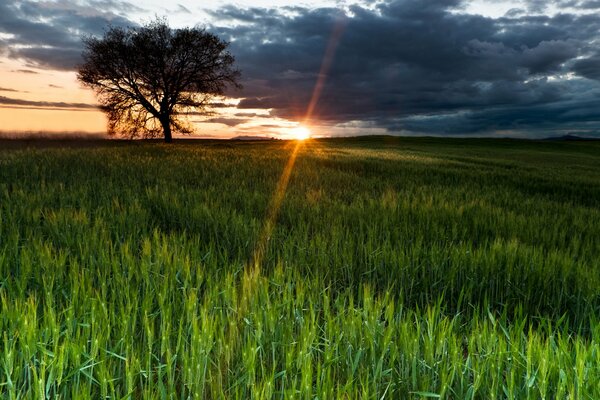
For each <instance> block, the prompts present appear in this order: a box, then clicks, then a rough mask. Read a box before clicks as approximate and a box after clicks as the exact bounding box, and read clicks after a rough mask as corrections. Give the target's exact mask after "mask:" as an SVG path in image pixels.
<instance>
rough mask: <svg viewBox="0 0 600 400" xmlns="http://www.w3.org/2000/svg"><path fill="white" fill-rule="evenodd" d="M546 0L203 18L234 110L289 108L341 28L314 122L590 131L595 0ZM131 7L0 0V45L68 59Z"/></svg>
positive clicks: (70, 64)
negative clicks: (503, 9) (85, 37)
mask: <svg viewBox="0 0 600 400" xmlns="http://www.w3.org/2000/svg"><path fill="white" fill-rule="evenodd" d="M550 3H552V2H548V1H539V0H527V1H525V0H524V1H522V2H521V4H522V6H521V8H519V9H514V10H511V11H509V12H508V13H507V14H506V15H505V16H503V17H501V18H496V19H493V18H486V17H483V16H479V15H469V14H466V13H465V12H464V11H460V10H461V7H462V6H463V5H464V4H465V3H464V2H463V1H460V0H386V1H383V2H379V3H377V5H375V6H373V7H371V8H365V7H361V6H352V7H350V9H349V11H348V15H346V16H345V15H343V14H341V11H340V10H339V9H335V8H314V9H311V8H305V7H286V8H283V9H265V8H248V9H241V8H237V7H233V6H225V7H222V8H220V9H218V10H216V11H212V12H211V13H212V14H211V15H212V17H213V20H214V21H215V22H214V25H213V26H212V27H211V28H210V29H211V30H212V31H214V32H215V33H218V34H219V35H220V36H222V37H223V38H225V39H226V40H230V41H231V51H232V53H233V54H234V55H236V57H237V60H238V64H239V66H240V68H241V69H242V72H243V79H244V82H243V84H244V88H245V89H244V91H243V92H242V95H243V96H245V99H244V100H242V101H241V103H240V105H239V106H238V108H239V110H238V111H239V113H238V116H239V117H245V116H246V115H248V117H251V116H250V114H251V113H249V112H246V110H248V109H253V108H263V109H270V110H271V115H272V116H274V117H281V118H287V119H291V120H301V119H302V118H303V116H304V115H305V113H306V110H307V105H308V103H309V102H310V99H311V96H312V93H313V90H314V87H315V83H316V82H317V80H318V79H319V71H320V70H321V65H322V62H323V57H324V54H325V51H326V49H327V47H328V43H329V42H330V38H331V37H332V32H334V30H336V29H337V30H342V29H343V35H342V36H341V39H340V40H339V42H338V43H337V47H336V52H335V56H334V58H333V59H332V64H331V69H330V70H329V71H328V74H327V77H326V79H325V85H324V87H323V90H322V94H321V97H320V98H319V102H318V104H317V107H316V108H315V112H314V114H313V118H314V119H316V120H317V121H318V122H319V123H321V124H325V125H332V126H347V125H348V124H349V123H351V124H359V125H361V126H370V127H374V128H385V129H388V131H389V132H391V133H394V132H405V133H406V132H408V133H439V134H461V133H462V134H478V135H483V134H488V133H497V132H503V131H510V132H512V133H514V132H521V133H522V134H524V135H529V134H533V135H537V134H538V133H540V132H551V133H553V134H554V133H556V134H560V133H561V132H572V131H585V132H591V133H592V134H594V133H597V132H598V130H599V129H598V127H599V126H600V72H598V71H600V52H599V50H598V48H597V43H598V40H600V34H599V32H600V15H599V14H598V13H597V12H594V11H595V10H597V9H598V8H600V2H599V1H598V0H587V1H578V0H555V1H554V4H555V5H556V6H560V7H570V8H577V9H579V11H580V13H577V14H568V13H560V14H557V15H554V16H549V15H544V14H542V13H543V12H544V11H545V10H546V9H547V8H548V5H549V4H550ZM175 6H177V4H176V3H175ZM140 10H141V9H140V8H139V7H137V6H135V5H133V4H132V3H129V2H126V1H118V0H82V1H79V2H73V1H68V0H57V1H54V2H37V1H33V0H22V1H19V2H2V3H0V32H1V33H8V34H10V35H6V36H3V38H2V39H0V49H4V50H3V51H2V50H0V52H2V53H3V54H5V55H8V56H10V57H14V58H19V59H25V60H26V62H27V63H28V65H29V66H31V67H32V68H34V67H46V68H51V69H63V70H69V69H73V68H74V66H75V65H76V64H78V63H79V60H80V52H81V41H80V36H81V34H93V35H100V34H101V33H102V32H103V30H104V29H105V27H106V25H107V24H108V23H111V24H113V25H121V26H125V25H134V24H133V23H131V22H130V21H128V19H127V17H126V15H128V13H130V12H132V11H136V12H139V11H140ZM181 11H182V12H185V10H183V9H182V10H181ZM233 94H234V95H236V96H239V93H233ZM6 101H7V100H1V99H0V103H2V104H7V103H6ZM13 101H17V100H15V99H13ZM12 105H13V106H14V105H15V104H12ZM21 106H32V107H39V106H40V105H32V104H29V105H26V104H21ZM42 107H44V106H42ZM47 107H50V106H48V105H47ZM52 107H61V106H57V105H54V106H52ZM221 107H226V108H231V105H229V104H216V105H215V108H221ZM222 120H223V119H222ZM223 121H225V120H223ZM236 121H237V120H236ZM236 121H234V120H233V119H232V120H231V121H225V122H228V124H235V123H236ZM221 123H224V122H221ZM231 126H234V125H231Z"/></svg>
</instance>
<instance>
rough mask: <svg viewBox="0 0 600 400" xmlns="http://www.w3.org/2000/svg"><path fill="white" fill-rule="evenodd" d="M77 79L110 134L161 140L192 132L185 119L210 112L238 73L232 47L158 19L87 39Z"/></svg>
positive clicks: (200, 31)
mask: <svg viewBox="0 0 600 400" xmlns="http://www.w3.org/2000/svg"><path fill="white" fill-rule="evenodd" d="M83 43H84V51H83V60H84V62H83V64H82V65H81V66H80V67H79V71H78V75H77V78H78V79H79V80H80V81H81V82H82V83H83V84H84V85H85V86H87V87H90V88H92V89H94V90H95V92H96V93H97V95H98V98H99V101H100V104H101V109H102V110H103V111H104V112H105V113H106V114H107V116H108V133H109V134H122V135H126V136H130V137H137V136H143V137H159V136H160V135H161V133H162V135H163V136H164V139H165V142H167V143H168V142H171V141H172V138H173V136H172V135H173V132H181V133H190V132H191V129H190V127H189V125H188V124H186V123H184V122H183V121H182V120H181V116H182V115H185V114H188V113H190V112H194V113H197V112H200V113H206V112H207V108H208V107H209V106H210V102H211V100H212V99H214V98H215V97H216V96H221V95H223V94H224V92H225V89H226V88H227V87H228V86H233V87H236V88H239V87H240V85H239V84H238V79H239V77H240V72H239V71H238V70H237V69H235V68H234V66H233V64H234V61H235V59H234V57H233V56H232V55H231V54H230V53H229V52H228V51H227V47H228V43H226V42H224V41H222V40H221V39H220V38H218V37H217V36H216V35H214V34H212V33H209V32H207V31H206V30H204V29H201V28H184V29H172V28H170V27H169V26H168V24H167V23H166V21H165V20H163V19H157V20H155V21H153V22H150V23H148V24H146V25H144V26H142V27H137V28H120V27H111V28H109V29H108V30H107V31H106V33H105V34H104V37H102V38H94V37H86V38H84V39H83Z"/></svg>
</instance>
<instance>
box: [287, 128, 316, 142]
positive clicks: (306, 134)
mask: <svg viewBox="0 0 600 400" xmlns="http://www.w3.org/2000/svg"><path fill="white" fill-rule="evenodd" d="M291 134H292V137H293V138H294V139H296V140H306V139H308V138H310V136H311V131H310V129H308V128H305V127H303V126H299V127H298V128H294V129H293V130H292V131H291Z"/></svg>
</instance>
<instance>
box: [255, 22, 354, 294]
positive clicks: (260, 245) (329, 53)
mask: <svg viewBox="0 0 600 400" xmlns="http://www.w3.org/2000/svg"><path fill="white" fill-rule="evenodd" d="M345 27H346V19H345V16H344V17H343V18H339V19H338V21H337V22H336V24H335V26H334V29H333V32H332V34H331V37H330V39H329V42H328V44H327V48H326V50H325V54H324V56H323V61H322V63H321V69H320V71H319V76H318V78H317V82H316V84H315V87H314V89H313V92H312V96H311V99H310V102H309V103H308V107H307V109H306V115H305V116H304V125H305V126H310V121H311V119H312V116H313V114H314V111H315V108H316V106H317V103H318V102H319V98H320V97H321V93H322V91H323V87H324V86H325V81H326V79H327V76H328V74H329V70H330V69H331V65H332V64H333V59H334V56H335V52H336V49H337V47H338V44H339V42H340V39H341V37H342V34H343V32H344V30H345ZM304 143H305V141H303V140H296V141H294V142H292V143H291V145H292V146H293V148H292V151H291V153H290V157H289V159H288V161H287V163H286V165H285V167H284V168H283V172H282V173H281V177H280V178H279V181H278V182H277V187H276V188H275V193H274V194H273V198H272V199H271V203H270V204H269V210H268V213H267V218H266V220H265V224H264V226H263V228H262V231H261V233H260V236H259V238H258V242H257V244H256V247H255V249H254V252H253V254H252V260H251V262H250V265H249V266H250V267H251V268H250V271H248V269H247V270H246V271H245V278H244V286H245V290H244V292H245V294H246V295H249V292H248V291H252V289H253V288H254V287H255V285H256V278H258V275H259V273H260V266H261V263H262V261H263V258H264V255H265V252H266V250H267V248H268V244H269V240H270V238H271V235H272V233H273V229H274V228H275V224H276V222H277V216H278V215H279V211H280V209H281V204H282V203H283V200H284V198H285V194H286V191H287V187H288V184H289V181H290V176H291V174H292V171H293V169H294V165H295V163H296V159H297V157H298V152H299V151H300V149H301V148H302V146H303V145H304Z"/></svg>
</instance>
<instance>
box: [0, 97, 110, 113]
mask: <svg viewBox="0 0 600 400" xmlns="http://www.w3.org/2000/svg"><path fill="white" fill-rule="evenodd" d="M3 106H8V107H11V106H12V107H15V106H17V107H20V108H52V109H70V110H82V111H87V110H93V109H97V108H98V106H97V105H94V104H87V103H65V102H55V101H33V100H23V99H14V98H11V97H6V96H0V107H3Z"/></svg>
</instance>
